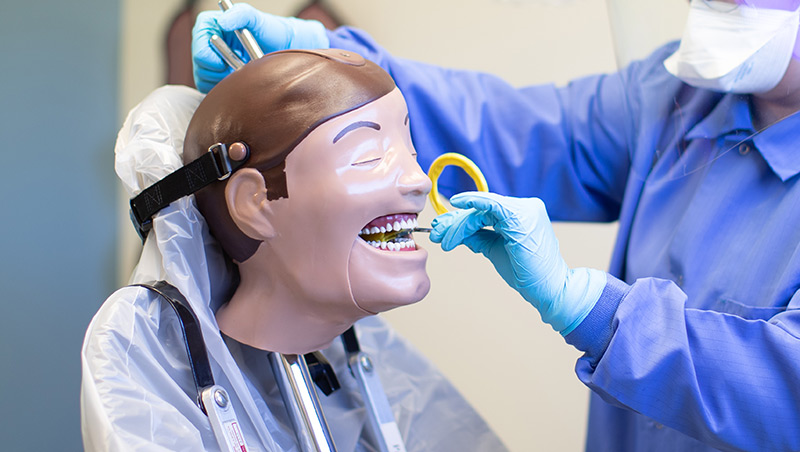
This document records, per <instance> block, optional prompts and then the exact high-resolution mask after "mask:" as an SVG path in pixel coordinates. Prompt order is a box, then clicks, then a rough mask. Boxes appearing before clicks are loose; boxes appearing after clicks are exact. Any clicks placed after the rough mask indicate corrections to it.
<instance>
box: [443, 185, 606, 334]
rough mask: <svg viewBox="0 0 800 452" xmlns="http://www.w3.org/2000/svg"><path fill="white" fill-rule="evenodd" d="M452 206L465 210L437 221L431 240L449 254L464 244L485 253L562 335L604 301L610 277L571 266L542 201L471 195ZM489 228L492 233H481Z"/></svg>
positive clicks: (454, 199) (456, 199)
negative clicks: (601, 295)
mask: <svg viewBox="0 0 800 452" xmlns="http://www.w3.org/2000/svg"><path fill="white" fill-rule="evenodd" d="M450 203H451V204H452V205H453V206H454V207H458V208H460V209H465V210H456V211H453V212H447V213H445V214H442V215H439V216H438V217H436V218H434V220H433V222H432V223H431V224H432V226H433V231H431V235H430V238H431V240H432V241H433V242H435V243H441V244H442V249H444V250H445V251H450V250H452V249H453V248H455V247H456V246H458V245H460V244H464V245H466V246H467V247H469V249H471V250H472V251H473V252H475V253H483V255H484V256H486V257H487V258H489V260H490V261H492V264H494V267H495V269H497V272H498V273H500V276H502V277H503V279H504V280H505V282H506V283H508V285H509V286H511V287H513V288H514V289H515V290H516V291H517V292H519V293H520V294H521V295H522V297H523V298H525V300H527V301H528V302H529V303H530V304H532V305H533V306H534V307H535V308H536V309H537V310H538V311H539V314H540V315H541V316H542V320H543V321H545V322H546V323H548V324H550V325H551V326H552V327H553V329H554V330H556V331H558V332H559V333H561V334H562V335H563V336H566V335H567V334H569V333H570V332H572V330H574V329H575V328H576V327H577V326H578V325H580V323H581V322H582V321H583V319H585V318H586V316H587V315H588V314H589V311H591V310H592V308H593V307H594V305H595V304H596V303H597V300H598V299H599V298H600V294H601V293H602V292H603V289H604V288H605V286H606V273H605V272H603V271H600V270H595V269H590V268H575V269H570V268H569V267H567V263H566V262H564V259H563V258H562V257H561V253H560V252H559V250H558V240H557V239H556V236H555V233H554V232H553V227H552V225H551V224H550V219H549V218H548V216H547V211H546V210H545V206H544V203H543V202H542V200H540V199H538V198H509V197H505V196H500V195H497V194H494V193H480V192H468V193H460V194H458V195H455V196H453V197H452V198H451V199H450ZM485 226H491V227H493V228H494V231H492V230H488V229H482V228H483V227H485Z"/></svg>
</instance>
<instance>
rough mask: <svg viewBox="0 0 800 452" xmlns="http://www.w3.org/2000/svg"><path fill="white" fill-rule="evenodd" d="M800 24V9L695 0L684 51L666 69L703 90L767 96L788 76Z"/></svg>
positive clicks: (682, 40)
mask: <svg viewBox="0 0 800 452" xmlns="http://www.w3.org/2000/svg"><path fill="white" fill-rule="evenodd" d="M798 23H800V9H798V10H797V11H782V10H777V9H766V8H753V7H749V6H746V5H738V6H737V5H732V4H730V3H725V2H720V1H706V0H692V3H691V6H690V10H689V18H688V20H687V22H686V29H685V31H684V34H683V38H682V39H681V45H680V48H678V51H677V52H675V53H674V54H672V55H671V56H670V57H669V58H667V59H666V60H665V61H664V67H666V68H667V70H668V71H669V72H670V73H671V74H672V75H674V76H676V77H678V78H680V79H681V80H683V81H684V82H686V83H688V84H689V85H692V86H695V87H697V88H705V89H710V90H713V91H722V92H729V93H748V94H749V93H763V92H766V91H769V90H771V89H772V88H774V87H775V86H776V85H777V84H778V82H780V81H781V79H782V78H783V75H784V74H785V73H786V68H788V67H789V62H790V61H791V58H792V51H793V50H794V45H795V40H796V38H797V29H798Z"/></svg>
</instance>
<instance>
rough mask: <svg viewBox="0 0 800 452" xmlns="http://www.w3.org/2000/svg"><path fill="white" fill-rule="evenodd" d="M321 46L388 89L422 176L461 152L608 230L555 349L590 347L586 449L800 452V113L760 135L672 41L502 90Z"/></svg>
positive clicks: (499, 180) (494, 83)
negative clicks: (678, 61)
mask: <svg viewBox="0 0 800 452" xmlns="http://www.w3.org/2000/svg"><path fill="white" fill-rule="evenodd" d="M330 40H331V47H338V48H343V49H349V50H352V51H355V52H357V53H360V54H361V55H363V56H365V57H367V58H369V59H371V60H372V61H374V62H376V63H378V64H380V65H381V66H382V67H383V68H384V69H386V70H387V71H388V72H389V73H390V74H391V75H392V76H393V77H394V79H395V81H396V83H397V85H398V86H399V88H400V89H401V90H402V91H403V94H404V95H405V97H406V100H407V102H408V104H409V113H410V118H411V130H412V137H413V139H414V143H415V146H416V148H417V151H418V153H419V161H420V163H421V164H422V166H423V167H427V166H428V165H429V164H430V162H431V161H432V160H433V159H434V158H435V157H436V156H437V155H439V154H441V153H444V152H458V153H461V154H465V155H467V156H468V157H469V158H471V159H472V160H474V161H475V162H476V163H477V164H478V166H479V167H480V168H481V169H482V170H483V171H484V173H485V175H486V178H487V180H488V182H489V186H490V187H492V191H495V192H497V193H501V194H506V195H513V196H537V197H540V198H542V199H543V200H544V202H545V203H546V205H547V208H548V213H549V214H550V217H551V218H552V219H553V220H555V221H558V220H562V221H564V220H568V221H619V236H618V238H617V242H616V245H615V248H614V253H613V257H612V262H611V265H610V273H611V275H613V277H611V276H610V277H609V283H608V285H607V287H606V289H605V291H604V292H603V295H602V296H601V298H600V301H599V302H598V303H597V305H596V306H595V308H594V309H593V311H592V312H591V313H590V315H589V316H588V317H587V318H586V320H585V321H584V322H583V323H582V324H581V325H580V326H579V327H578V328H577V329H576V330H575V331H573V332H572V333H570V334H569V335H568V336H567V337H566V339H567V341H568V342H569V343H571V344H573V345H574V346H576V347H577V348H578V349H580V350H582V351H585V352H586V353H585V354H584V355H583V357H581V358H580V359H579V360H578V363H577V365H576V372H577V374H578V377H579V378H580V379H581V381H583V382H584V383H585V384H586V385H587V386H589V387H590V388H591V389H592V401H591V406H590V418H589V429H588V437H587V445H586V449H587V450H590V451H614V452H619V451H669V452H674V451H687V450H692V451H705V450H715V448H718V449H724V450H759V451H765V450H800V340H798V336H800V311H799V310H798V308H800V291H798V288H800V246H798V244H800V227H799V226H798V225H799V224H800V186H798V183H797V182H798V179H799V178H798V177H797V174H798V172H800V158H798V157H797V156H798V147H800V132H798V131H800V115H797V114H796V115H793V116H790V117H789V118H787V119H785V120H783V121H781V122H779V123H777V124H775V125H773V126H771V127H769V128H767V129H766V130H762V131H759V132H758V133H757V132H756V131H755V130H754V129H753V125H752V121H751V117H750V105H749V97H748V96H742V95H723V94H720V93H714V92H710V91H706V90H700V89H696V88H693V87H690V86H688V85H686V84H683V83H682V82H680V81H679V80H678V79H676V78H675V77H673V76H671V75H670V74H669V73H667V72H666V70H665V69H664V67H663V64H662V63H663V60H664V59H665V58H666V57H668V56H669V55H670V54H671V53H672V52H674V51H675V49H676V48H677V44H676V43H672V44H669V45H667V46H664V47H663V48H661V49H659V50H657V51H656V52H655V53H654V54H653V55H652V56H650V57H649V58H648V59H646V60H643V61H640V62H635V63H633V64H631V65H630V66H629V67H627V68H626V69H625V70H623V71H621V72H619V73H615V74H610V75H598V76H591V77H586V78H582V79H579V80H576V81H573V82H571V83H570V84H568V85H567V86H564V87H556V86H553V85H543V86H532V87H526V88H514V87H512V86H510V85H508V84H507V83H505V82H503V81H502V80H500V79H498V78H497V77H494V76H491V75H488V74H481V73H475V72H470V71H460V70H448V69H443V68H439V67H435V66H431V65H426V64H421V63H416V62H411V61H407V60H403V59H399V58H394V57H392V56H391V55H389V54H388V53H387V52H386V51H385V50H383V49H382V48H380V47H379V46H377V45H376V44H375V42H374V41H373V40H372V39H371V38H370V37H369V36H367V35H366V34H364V33H363V32H361V31H358V30H354V29H349V28H341V29H339V30H337V31H336V32H333V33H330ZM440 185H441V186H442V187H444V188H445V190H444V191H446V189H447V187H449V188H451V189H452V190H459V191H460V190H465V189H469V188H470V187H471V186H472V184H471V182H470V181H469V180H468V179H466V178H464V177H461V175H459V174H457V173H456V172H453V174H445V175H443V178H442V179H440Z"/></svg>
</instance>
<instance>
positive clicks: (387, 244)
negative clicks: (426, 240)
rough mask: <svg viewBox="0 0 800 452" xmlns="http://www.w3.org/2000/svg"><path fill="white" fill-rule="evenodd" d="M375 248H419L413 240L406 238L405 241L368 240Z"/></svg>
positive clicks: (395, 249)
mask: <svg viewBox="0 0 800 452" xmlns="http://www.w3.org/2000/svg"><path fill="white" fill-rule="evenodd" d="M367 243H369V244H370V245H371V246H373V247H375V248H379V249H382V250H389V251H400V250H404V249H412V250H413V249H417V244H416V242H414V241H413V240H406V241H403V242H376V241H371V242H367Z"/></svg>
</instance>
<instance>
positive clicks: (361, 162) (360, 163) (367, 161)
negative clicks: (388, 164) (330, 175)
mask: <svg viewBox="0 0 800 452" xmlns="http://www.w3.org/2000/svg"><path fill="white" fill-rule="evenodd" d="M381 158H382V157H375V158H374V159H369V160H362V161H360V162H355V163H351V164H350V166H359V165H366V164H369V163H375V162H377V161H379V160H380V159H381Z"/></svg>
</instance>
